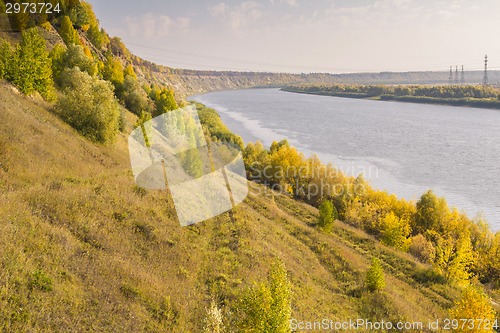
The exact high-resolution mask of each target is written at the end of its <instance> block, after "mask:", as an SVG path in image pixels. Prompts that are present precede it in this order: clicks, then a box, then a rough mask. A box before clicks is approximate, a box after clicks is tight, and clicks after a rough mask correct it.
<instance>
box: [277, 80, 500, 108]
mask: <svg viewBox="0 0 500 333" xmlns="http://www.w3.org/2000/svg"><path fill="white" fill-rule="evenodd" d="M282 90H284V91H289V92H296V93H304V94H313V95H324V96H337V97H349V98H369V99H378V100H385V101H399V102H411V103H427V104H446V105H454V106H471V107H481V108H494V109H500V89H498V88H495V87H491V86H481V85H436V86H430V85H395V86H392V85H349V84H306V85H297V86H287V87H284V88H282Z"/></svg>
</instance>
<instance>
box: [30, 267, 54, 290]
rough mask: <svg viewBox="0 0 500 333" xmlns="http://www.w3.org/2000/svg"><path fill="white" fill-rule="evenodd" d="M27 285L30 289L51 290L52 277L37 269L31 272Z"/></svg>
mask: <svg viewBox="0 0 500 333" xmlns="http://www.w3.org/2000/svg"><path fill="white" fill-rule="evenodd" d="M29 287H30V289H34V288H36V289H39V290H41V291H52V288H53V285H52V279H51V278H50V277H49V276H48V275H46V274H45V273H44V272H43V271H42V270H40V269H37V270H36V271H34V272H33V274H31V278H30V282H29Z"/></svg>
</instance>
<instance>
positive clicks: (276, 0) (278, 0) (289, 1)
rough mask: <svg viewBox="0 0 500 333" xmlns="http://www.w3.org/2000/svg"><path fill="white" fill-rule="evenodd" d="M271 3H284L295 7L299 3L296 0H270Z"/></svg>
mask: <svg viewBox="0 0 500 333" xmlns="http://www.w3.org/2000/svg"><path fill="white" fill-rule="evenodd" d="M270 1H271V3H272V4H275V3H284V4H287V5H289V6H292V7H297V6H298V5H299V2H298V0H270Z"/></svg>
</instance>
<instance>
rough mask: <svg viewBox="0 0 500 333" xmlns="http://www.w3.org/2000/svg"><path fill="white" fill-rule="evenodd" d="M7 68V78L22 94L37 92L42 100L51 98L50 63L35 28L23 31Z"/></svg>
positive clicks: (40, 37) (41, 39)
mask: <svg viewBox="0 0 500 333" xmlns="http://www.w3.org/2000/svg"><path fill="white" fill-rule="evenodd" d="M8 68H9V72H10V73H8V75H7V76H8V77H9V79H10V80H11V81H12V83H14V84H15V85H16V86H17V87H18V88H19V89H20V90H21V91H22V92H23V93H24V94H27V95H28V94H32V93H34V92H35V91H37V92H39V93H40V94H41V95H42V96H43V97H44V98H51V97H52V89H53V81H52V62H51V60H50V58H49V54H48V52H47V50H46V47H45V40H44V39H43V37H42V36H40V35H39V34H38V30H37V29H36V28H33V29H29V30H25V31H23V33H22V37H21V42H20V43H19V44H18V45H17V47H16V51H15V54H14V56H13V57H12V64H11V66H8Z"/></svg>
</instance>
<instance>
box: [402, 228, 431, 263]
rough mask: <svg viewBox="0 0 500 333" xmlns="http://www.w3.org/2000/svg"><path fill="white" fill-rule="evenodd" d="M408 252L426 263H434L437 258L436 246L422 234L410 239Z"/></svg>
mask: <svg viewBox="0 0 500 333" xmlns="http://www.w3.org/2000/svg"><path fill="white" fill-rule="evenodd" d="M408 252H409V253H410V254H412V255H413V256H415V257H416V258H417V259H418V260H420V261H421V262H424V263H432V262H433V261H434V258H435V257H436V249H435V248H434V245H432V243H431V242H430V241H428V240H427V239H425V237H424V236H423V235H422V234H418V235H417V236H414V237H412V238H411V239H410V248H409V250H408Z"/></svg>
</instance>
